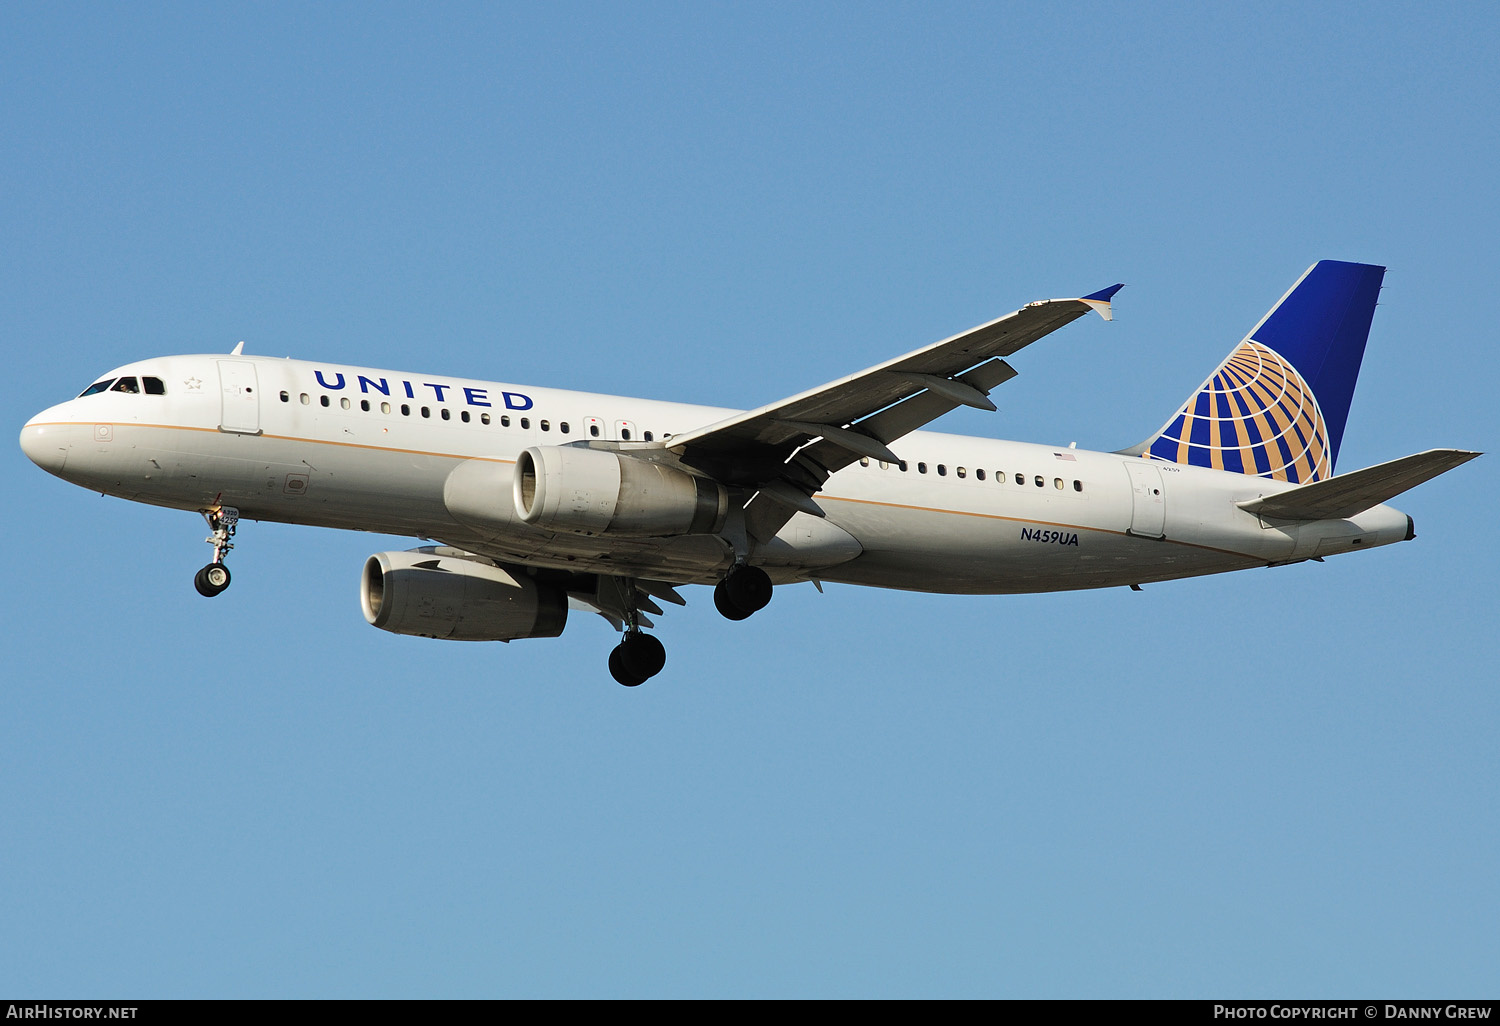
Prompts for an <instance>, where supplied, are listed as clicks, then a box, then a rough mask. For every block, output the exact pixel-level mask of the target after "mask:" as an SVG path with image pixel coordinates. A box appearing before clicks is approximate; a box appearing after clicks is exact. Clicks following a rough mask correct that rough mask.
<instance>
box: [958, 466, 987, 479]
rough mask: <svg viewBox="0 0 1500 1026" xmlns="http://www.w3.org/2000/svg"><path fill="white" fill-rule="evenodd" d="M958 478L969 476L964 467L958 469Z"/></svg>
mask: <svg viewBox="0 0 1500 1026" xmlns="http://www.w3.org/2000/svg"><path fill="white" fill-rule="evenodd" d="M980 473H984V472H983V471H980ZM958 476H959V477H966V476H967V472H966V471H965V470H964V468H963V467H959V468H958Z"/></svg>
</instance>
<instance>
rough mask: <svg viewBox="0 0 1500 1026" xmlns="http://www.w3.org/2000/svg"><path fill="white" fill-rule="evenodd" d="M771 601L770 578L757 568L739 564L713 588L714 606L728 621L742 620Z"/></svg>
mask: <svg viewBox="0 0 1500 1026" xmlns="http://www.w3.org/2000/svg"><path fill="white" fill-rule="evenodd" d="M770 601H771V578H770V576H769V575H768V574H767V573H766V572H765V571H764V570H762V569H761V568H760V567H758V566H750V565H748V564H745V563H740V564H738V565H737V566H735V568H734V569H733V570H730V571H729V573H728V574H727V575H726V576H725V577H724V579H723V580H722V581H720V582H719V583H718V584H716V585H715V586H714V605H715V606H716V607H718V610H719V612H720V613H723V614H724V616H725V617H727V618H728V619H730V620H743V619H745V618H746V617H747V616H749V615H750V614H751V613H754V612H757V611H758V610H761V609H764V608H765V607H766V604H767V603H768V602H770Z"/></svg>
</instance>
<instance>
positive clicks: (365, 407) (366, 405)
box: [359, 399, 370, 413]
mask: <svg viewBox="0 0 1500 1026" xmlns="http://www.w3.org/2000/svg"><path fill="white" fill-rule="evenodd" d="M359 408H360V410H362V411H363V412H365V413H369V412H370V400H368V399H361V400H360V401H359Z"/></svg>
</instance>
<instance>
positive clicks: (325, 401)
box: [318, 395, 328, 406]
mask: <svg viewBox="0 0 1500 1026" xmlns="http://www.w3.org/2000/svg"><path fill="white" fill-rule="evenodd" d="M318 402H320V403H322V404H323V405H324V406H327V405H328V397H327V396H326V395H320V396H318Z"/></svg>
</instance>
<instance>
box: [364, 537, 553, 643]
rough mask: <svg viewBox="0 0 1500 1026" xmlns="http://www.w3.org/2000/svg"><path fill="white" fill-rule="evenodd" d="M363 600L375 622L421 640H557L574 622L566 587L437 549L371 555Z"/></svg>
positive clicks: (368, 615) (367, 614)
mask: <svg viewBox="0 0 1500 1026" xmlns="http://www.w3.org/2000/svg"><path fill="white" fill-rule="evenodd" d="M450 551H451V550H450ZM359 599H360V605H362V606H363V607H364V611H365V619H366V620H368V621H369V622H370V623H371V624H372V625H374V626H376V627H379V628H380V629H381V630H383V631H391V632H392V633H395V634H414V635H416V636H417V637H421V638H444V639H448V640H451V641H515V640H516V639H518V638H555V637H557V636H558V635H559V634H561V633H562V632H563V627H564V626H565V625H566V624H567V622H568V596H567V594H566V593H565V592H564V591H563V590H562V589H560V588H553V587H547V586H545V585H538V584H537V583H536V581H534V580H533V579H532V578H530V577H528V576H527V575H526V574H524V573H521V572H513V571H512V570H508V569H506V568H505V567H498V566H491V565H490V564H488V563H480V562H476V561H475V560H472V559H464V558H462V557H460V556H452V555H441V554H440V550H439V549H437V548H436V547H424V548H420V549H413V550H411V551H410V552H377V553H376V554H375V555H373V556H371V557H370V558H369V559H367V560H365V570H364V574H363V575H362V577H361V579H360V588H359Z"/></svg>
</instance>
